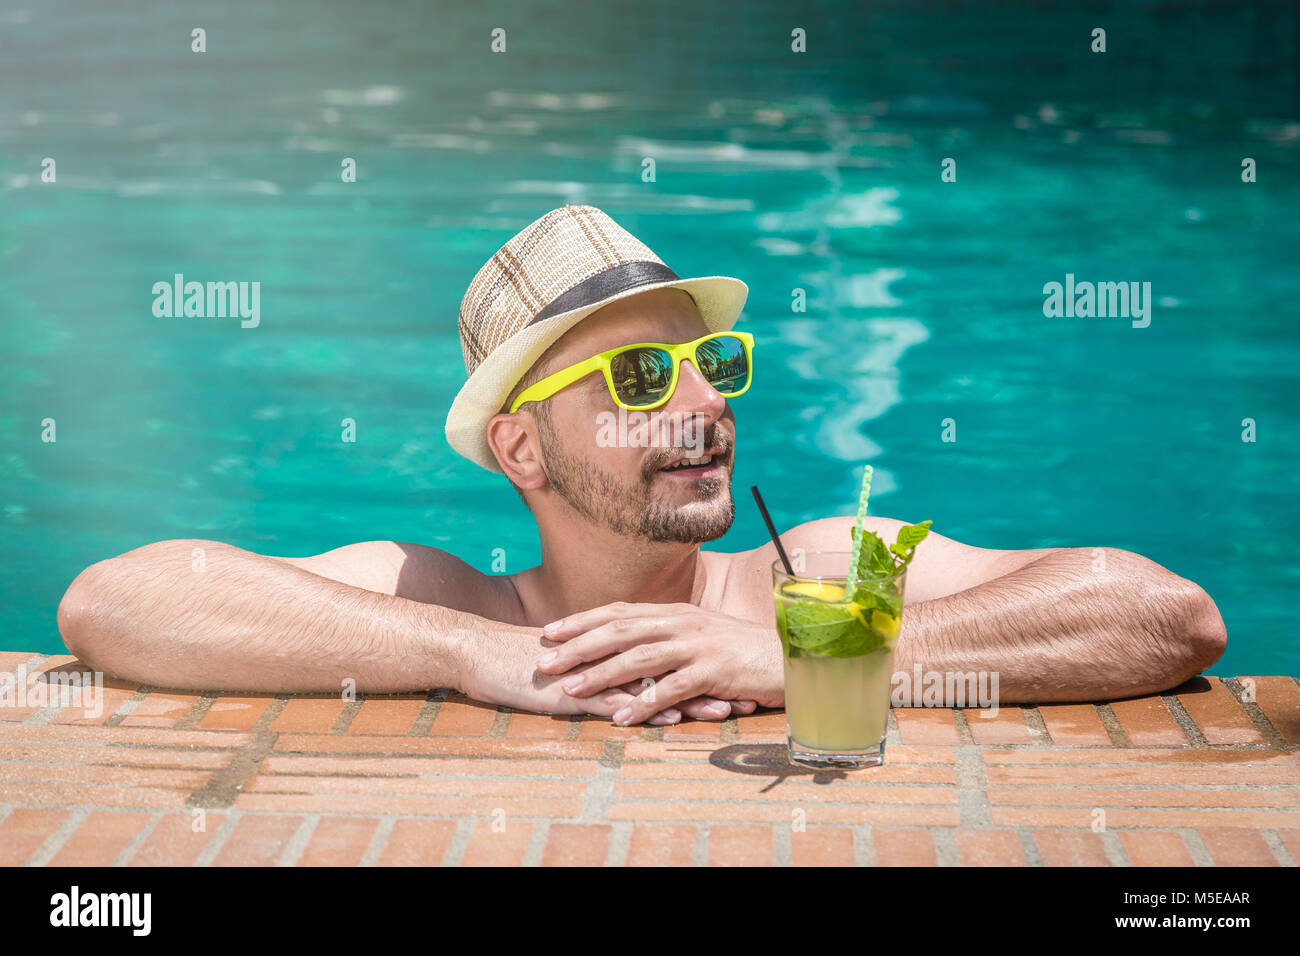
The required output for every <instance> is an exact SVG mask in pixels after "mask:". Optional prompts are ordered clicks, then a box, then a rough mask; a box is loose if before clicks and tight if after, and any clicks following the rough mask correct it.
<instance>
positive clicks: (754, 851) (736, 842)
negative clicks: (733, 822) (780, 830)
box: [707, 825, 775, 866]
mask: <svg viewBox="0 0 1300 956" xmlns="http://www.w3.org/2000/svg"><path fill="white" fill-rule="evenodd" d="M772 841H773V836H772V829H771V827H744V826H716V825H715V826H711V827H709V835H708V844H707V846H708V856H707V859H708V865H709V866H771V865H772V862H773V859H774V856H775V852H774V849H773V843H772Z"/></svg>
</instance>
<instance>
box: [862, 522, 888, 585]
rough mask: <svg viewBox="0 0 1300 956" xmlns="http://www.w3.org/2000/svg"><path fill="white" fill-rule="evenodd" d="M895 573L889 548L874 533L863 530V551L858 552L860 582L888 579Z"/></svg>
mask: <svg viewBox="0 0 1300 956" xmlns="http://www.w3.org/2000/svg"><path fill="white" fill-rule="evenodd" d="M856 530H857V529H856V527H855V528H854V531H855V532H856ZM893 573H894V556H893V555H891V554H890V553H889V546H888V545H887V544H885V542H884V541H882V540H880V538H879V536H877V535H876V534H875V533H874V532H872V531H868V530H867V529H866V528H863V529H862V549H861V550H860V551H859V552H858V573H857V578H858V580H859V581H860V580H862V579H863V578H879V577H887V576H889V575H891V574H893Z"/></svg>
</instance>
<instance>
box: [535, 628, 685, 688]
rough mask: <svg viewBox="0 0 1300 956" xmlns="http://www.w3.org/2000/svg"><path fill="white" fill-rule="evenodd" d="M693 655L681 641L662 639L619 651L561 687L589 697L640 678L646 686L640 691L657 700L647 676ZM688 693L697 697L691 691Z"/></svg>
mask: <svg viewBox="0 0 1300 956" xmlns="http://www.w3.org/2000/svg"><path fill="white" fill-rule="evenodd" d="M688 656H689V652H688V649H687V648H685V647H683V646H682V645H680V644H673V643H669V642H667V641H659V642H656V643H654V644H637V645H635V646H633V647H629V648H628V649H627V650H626V651H623V652H621V653H618V654H615V655H614V656H613V657H610V658H608V659H607V660H602V661H601V662H600V663H599V664H592V665H589V666H587V667H586V669H584V670H583V671H582V672H581V673H577V674H573V675H572V676H570V677H566V678H565V679H564V680H562V681H560V690H562V691H564V693H566V694H568V695H569V696H570V697H587V696H589V695H591V694H595V693H597V692H599V691H602V690H604V689H606V688H607V687H617V686H618V685H619V684H624V683H627V682H629V681H636V680H638V679H639V680H640V683H641V684H642V685H644V687H643V688H639V689H638V690H639V692H640V693H643V694H647V695H648V697H647V700H648V701H649V702H650V703H654V702H655V694H656V690H655V685H656V681H655V679H653V678H651V677H649V676H647V675H650V674H661V675H665V676H668V672H669V671H672V670H673V669H674V668H676V667H680V666H681V665H683V664H684V663H686V660H687V658H688ZM685 696H688V697H689V696H694V694H688V695H685ZM680 699H681V698H674V699H673V700H671V701H668V702H667V703H676V702H677V700H680Z"/></svg>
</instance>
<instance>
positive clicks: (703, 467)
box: [658, 450, 727, 478]
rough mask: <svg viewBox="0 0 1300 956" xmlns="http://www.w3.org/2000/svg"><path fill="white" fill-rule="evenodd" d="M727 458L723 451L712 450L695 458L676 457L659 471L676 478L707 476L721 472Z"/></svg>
mask: <svg viewBox="0 0 1300 956" xmlns="http://www.w3.org/2000/svg"><path fill="white" fill-rule="evenodd" d="M726 459H727V456H726V454H725V453H724V452H723V451H721V450H710V451H706V452H705V453H704V454H703V455H699V456H697V457H694V458H688V457H685V456H681V457H677V458H674V459H672V460H671V461H670V462H669V463H668V464H666V465H664V466H663V467H662V468H660V469H658V471H659V473H660V474H664V475H670V476H672V477H675V478H706V477H708V476H710V475H716V474H721V473H722V466H723V464H724V463H725V462H726Z"/></svg>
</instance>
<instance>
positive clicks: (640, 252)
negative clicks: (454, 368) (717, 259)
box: [447, 206, 749, 472]
mask: <svg viewBox="0 0 1300 956" xmlns="http://www.w3.org/2000/svg"><path fill="white" fill-rule="evenodd" d="M651 289H682V290H683V291H685V292H687V293H688V294H689V295H690V296H691V298H692V299H694V300H695V305H696V307H697V308H698V309H699V310H700V316H701V318H703V319H704V323H705V325H706V326H708V328H709V330H710V331H711V332H725V331H727V330H728V329H730V328H731V327H732V326H733V325H735V323H736V319H737V318H738V317H739V316H740V310H741V309H742V308H743V307H744V305H745V298H746V296H748V295H749V287H748V286H746V285H745V283H743V282H741V281H740V280H739V279H732V278H730V277H727V276H707V277H704V278H697V279H682V278H679V277H678V276H677V274H676V273H675V272H673V271H672V270H671V269H669V268H668V267H667V266H666V265H664V263H663V260H661V259H660V258H659V257H658V256H656V255H655V254H654V253H653V252H651V251H650V249H649V248H648V247H647V246H645V245H644V244H643V243H642V242H641V241H640V240H638V239H637V238H636V237H634V236H633V235H632V234H631V233H629V232H628V231H627V230H625V229H623V228H622V227H621V226H619V225H618V224H617V223H616V222H614V220H612V219H610V218H609V216H607V215H605V214H604V213H603V212H601V211H600V210H599V209H596V208H595V207H594V206H563V207H561V208H559V209H553V210H551V211H550V212H548V213H547V214H546V215H545V216H543V217H542V218H540V219H538V220H537V221H536V222H534V223H532V224H530V225H529V226H527V227H525V228H524V229H523V231H522V232H520V233H519V234H518V235H516V236H515V237H514V238H513V239H511V240H510V241H509V242H507V243H506V244H505V245H504V246H502V247H501V248H500V249H499V250H498V251H497V253H496V254H495V255H494V256H493V257H492V258H491V259H489V260H488V261H487V264H486V265H484V266H483V268H481V269H480V270H479V271H478V275H476V276H474V281H472V282H471V283H470V284H469V289H468V291H466V293H465V298H464V299H463V300H461V303H460V347H461V351H462V352H463V353H464V356H465V371H466V373H467V374H468V375H469V379H468V380H467V381H466V382H465V384H464V386H463V387H462V388H461V390H460V392H459V393H458V394H457V395H456V398H455V400H454V401H453V402H452V405H451V411H450V413H449V414H448V415H447V441H448V443H449V444H450V445H451V447H452V448H454V449H456V451H458V452H459V453H460V454H462V455H464V456H465V457H466V458H468V459H469V460H470V461H472V462H475V463H477V464H480V465H482V466H483V467H484V468H487V469H488V470H489V471H496V472H499V471H501V466H500V465H498V464H497V460H496V456H495V455H493V454H492V449H491V447H490V446H489V445H488V441H487V423H488V420H489V419H490V418H491V417H492V416H493V415H496V414H498V413H499V412H500V411H502V407H501V406H502V405H503V404H504V402H505V400H506V398H507V397H508V396H509V394H510V392H511V390H512V389H513V388H514V387H515V385H516V384H518V382H519V380H520V379H521V378H523V376H524V373H526V372H527V371H528V369H529V368H531V367H532V365H533V363H534V362H536V361H537V359H538V358H539V357H540V356H541V354H542V353H543V352H545V351H546V349H547V348H548V347H550V345H551V343H552V342H554V341H555V340H556V339H558V338H559V337H560V336H561V335H563V334H564V333H565V332H567V331H568V330H569V329H571V328H572V327H573V326H574V325H576V324H577V323H578V322H581V321H582V320H583V319H584V318H586V317H587V316H589V315H591V314H592V313H593V312H595V311H596V310H597V309H599V308H601V307H602V306H606V305H609V303H611V302H616V301H618V300H619V299H625V298H627V297H628V296H631V295H636V294H638V293H641V292H648V291H649V290H651Z"/></svg>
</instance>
